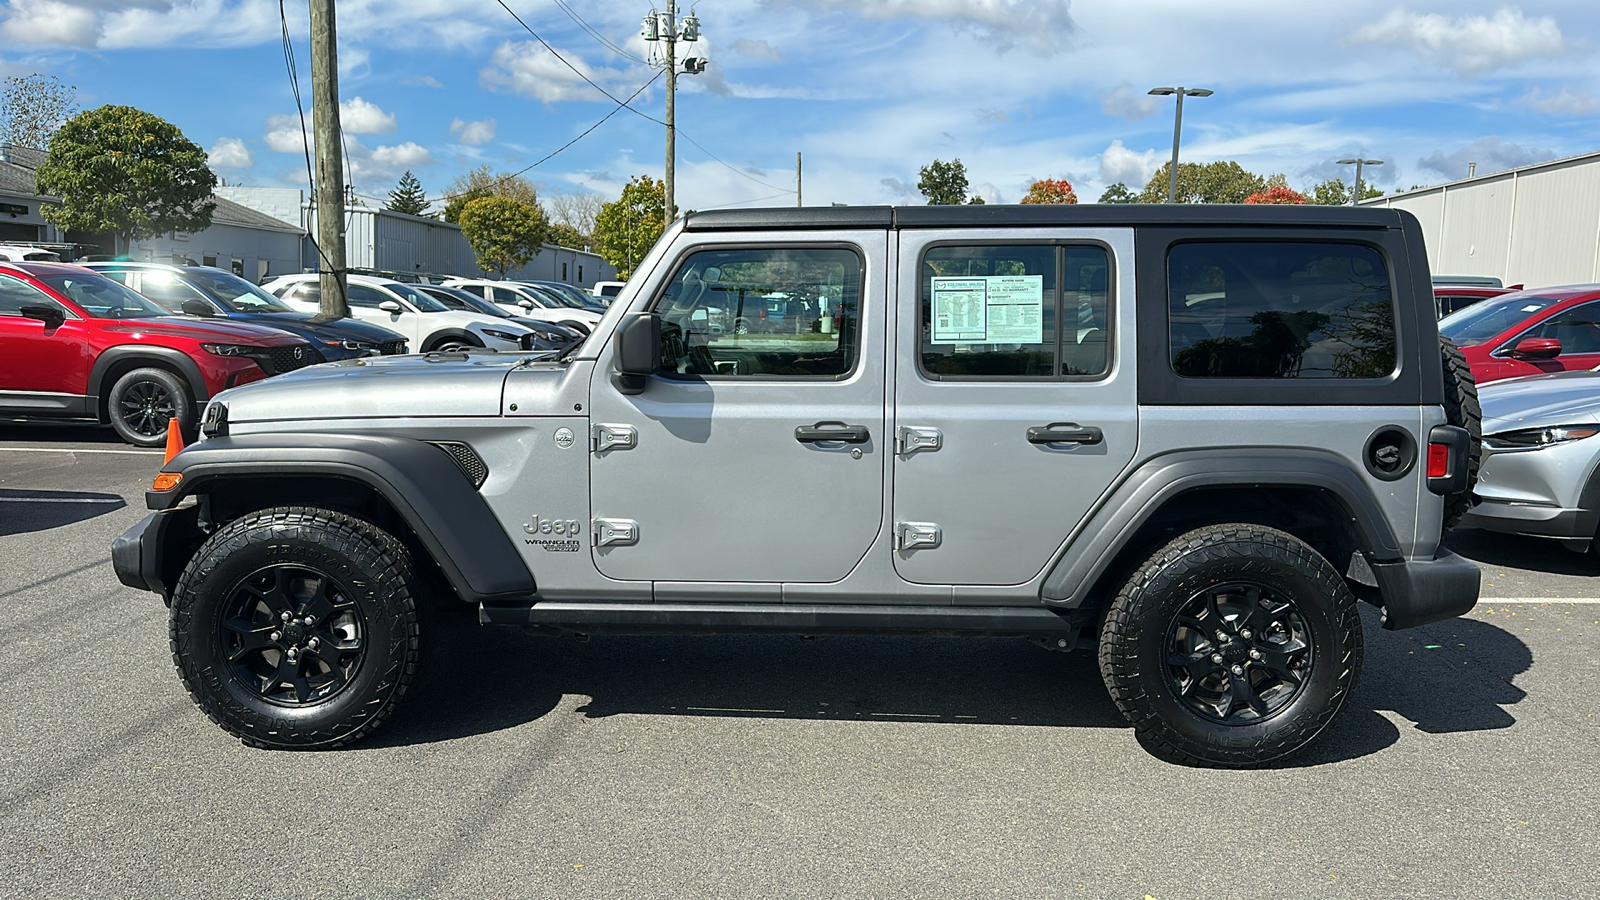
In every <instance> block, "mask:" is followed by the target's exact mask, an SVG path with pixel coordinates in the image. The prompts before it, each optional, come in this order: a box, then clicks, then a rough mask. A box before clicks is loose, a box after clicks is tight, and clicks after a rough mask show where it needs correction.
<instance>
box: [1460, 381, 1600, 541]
mask: <svg viewBox="0 0 1600 900" xmlns="http://www.w3.org/2000/svg"><path fill="white" fill-rule="evenodd" d="M1478 398H1479V401H1480V402H1481V403H1482V404H1483V467H1482V469H1481V471H1480V472H1479V475H1478V486H1477V489H1476V494H1477V496H1478V499H1479V503H1478V504H1477V505H1476V506H1474V507H1473V508H1472V509H1471V510H1470V511H1468V512H1467V514H1466V515H1465V516H1464V517H1462V519H1461V524H1462V525H1463V526H1466V527H1472V528H1482V529H1485V530H1487V531H1498V532H1504V533H1508V534H1526V535H1534V536H1537V537H1544V538H1551V539H1553V540H1557V541H1560V542H1561V543H1562V544H1563V545H1565V546H1566V547H1568V548H1569V549H1572V550H1575V551H1578V552H1580V553H1581V552H1583V551H1585V550H1587V551H1589V552H1590V553H1595V552H1596V549H1595V547H1594V539H1595V526H1596V525H1597V524H1600V475H1597V472H1596V466H1597V465H1600V439H1595V435H1597V434H1600V372H1590V371H1584V372H1561V373H1558V374H1555V375H1532V376H1528V377H1525V378H1509V379H1506V380H1505V381H1496V382H1493V383H1492V384H1486V385H1484V386H1483V387H1482V388H1480V389H1479V391H1478Z"/></svg>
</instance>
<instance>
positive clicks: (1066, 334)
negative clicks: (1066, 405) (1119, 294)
mask: <svg viewBox="0 0 1600 900" xmlns="http://www.w3.org/2000/svg"><path fill="white" fill-rule="evenodd" d="M1109 268H1110V259H1109V257H1108V256H1107V254H1106V251H1105V250H1104V249H1103V248H1100V247H1078V246H1055V245H1047V244H1034V245H1018V246H963V247H956V246H952V247H935V248H933V249H931V250H929V251H928V252H927V254H926V255H925V256H924V257H923V261H922V278H921V286H920V290H921V300H920V304H919V305H920V308H921V324H922V368H923V371H924V372H926V373H927V374H929V375H932V376H934V377H936V378H937V377H950V376H957V377H959V376H969V377H980V378H1054V377H1058V376H1065V377H1081V376H1088V377H1098V376H1100V375H1104V374H1105V373H1106V371H1107V367H1108V364H1109V359H1108V354H1107V351H1106V348H1107V342H1106V338H1107V333H1108V330H1109V323H1108V321H1107V316H1108V312H1109V299H1108V297H1109V295H1108V292H1107V274H1108V270H1109Z"/></svg>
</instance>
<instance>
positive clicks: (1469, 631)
mask: <svg viewBox="0 0 1600 900" xmlns="http://www.w3.org/2000/svg"><path fill="white" fill-rule="evenodd" d="M1361 613H1362V619H1363V620H1364V623H1365V625H1366V660H1365V664H1364V666H1363V671H1362V674H1361V684H1360V685H1359V686H1358V687H1357V688H1356V692H1355V695H1354V696H1352V697H1351V699H1350V703H1349V705H1347V706H1346V707H1345V709H1344V712H1343V713H1341V714H1340V716H1339V718H1338V719H1336V720H1335V721H1334V723H1333V727H1332V728H1330V729H1328V731H1327V732H1326V733H1325V734H1323V736H1322V737H1321V738H1320V739H1319V740H1318V742H1317V743H1316V744H1314V745H1313V746H1312V747H1311V748H1310V749H1308V750H1307V751H1306V752H1305V753H1302V754H1300V755H1299V756H1296V757H1294V758H1292V759H1289V760H1286V761H1285V762H1284V763H1283V765H1285V766H1287V767H1295V766H1311V765H1323V764H1326V763H1331V762H1338V761H1341V760H1346V759H1353V758H1356V757H1360V756H1365V755H1367V754H1369V753H1375V752H1377V751H1379V750H1382V749H1384V748H1385V747H1388V746H1389V745H1391V744H1393V743H1395V742H1396V741H1398V740H1399V739H1400V729H1399V727H1398V726H1397V725H1396V724H1395V723H1394V721H1393V720H1392V719H1391V718H1390V717H1386V716H1384V715H1383V713H1382V712H1380V711H1388V712H1391V713H1394V714H1395V715H1397V716H1399V717H1400V718H1402V719H1405V720H1408V721H1410V722H1411V723H1412V727H1413V728H1415V729H1416V730H1418V731H1421V732H1425V733H1428V734H1457V733H1461V732H1469V731H1490V730H1494V729H1499V728H1510V727H1511V726H1512V725H1515V724H1516V721H1517V720H1516V717H1515V716H1513V715H1512V714H1511V712H1510V710H1508V709H1506V707H1509V706H1515V705H1516V704H1517V703H1520V702H1521V701H1522V700H1523V698H1525V697H1527V696H1528V694H1527V692H1526V691H1524V690H1523V689H1522V688H1519V687H1517V686H1516V684H1515V683H1513V682H1514V679H1515V678H1516V677H1517V676H1518V675H1521V674H1523V673H1524V672H1527V671H1528V670H1529V669H1530V668H1532V666H1533V651H1532V650H1530V649H1529V648H1528V645H1527V644H1525V643H1523V641H1522V639H1521V638H1518V637H1517V636H1516V635H1513V634H1511V633H1510V632H1508V631H1506V630H1505V629H1503V628H1499V627H1496V626H1495V625H1492V624H1490V623H1488V622H1483V621H1480V620H1478V619H1466V618H1457V619H1446V620H1445V621H1443V622H1436V623H1434V624H1432V625H1424V626H1422V627H1421V628H1412V629H1407V630H1405V631H1385V630H1383V628H1382V626H1381V625H1380V624H1379V622H1378V614H1377V611H1376V610H1375V609H1373V608H1371V607H1369V606H1366V605H1363V606H1362V610H1361Z"/></svg>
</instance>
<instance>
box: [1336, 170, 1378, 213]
mask: <svg viewBox="0 0 1600 900" xmlns="http://www.w3.org/2000/svg"><path fill="white" fill-rule="evenodd" d="M1351 163H1355V166H1356V187H1355V190H1353V191H1351V192H1350V205H1351V206H1355V205H1356V204H1357V203H1359V202H1361V167H1362V166H1381V165H1383V160H1381V159H1341V160H1339V165H1341V166H1348V165H1350V164H1351Z"/></svg>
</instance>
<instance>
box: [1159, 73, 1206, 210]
mask: <svg viewBox="0 0 1600 900" xmlns="http://www.w3.org/2000/svg"><path fill="white" fill-rule="evenodd" d="M1150 93H1151V95H1153V96H1156V97H1165V96H1168V95H1169V94H1171V95H1176V96H1177V98H1178V112H1177V115H1176V116H1175V117H1174V119H1173V122H1172V171H1171V172H1170V173H1169V178H1168V184H1167V202H1168V203H1177V202H1178V138H1179V137H1181V136H1182V134H1183V98H1184V97H1209V96H1211V95H1212V93H1213V92H1212V91H1209V90H1206V89H1205V88H1186V87H1175V88H1169V87H1158V88H1151V89H1150Z"/></svg>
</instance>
